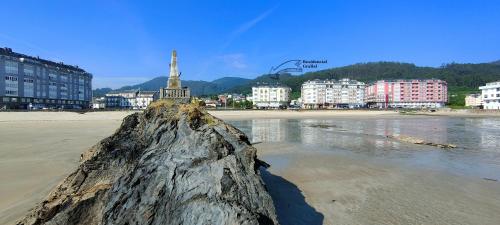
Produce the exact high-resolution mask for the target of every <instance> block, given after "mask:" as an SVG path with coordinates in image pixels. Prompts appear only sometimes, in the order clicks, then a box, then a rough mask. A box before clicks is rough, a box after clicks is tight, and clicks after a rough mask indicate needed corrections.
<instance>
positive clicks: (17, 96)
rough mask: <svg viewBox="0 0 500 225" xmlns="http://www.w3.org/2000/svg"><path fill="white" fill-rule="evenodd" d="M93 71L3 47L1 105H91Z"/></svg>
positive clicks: (1, 49) (5, 106)
mask: <svg viewBox="0 0 500 225" xmlns="http://www.w3.org/2000/svg"><path fill="white" fill-rule="evenodd" d="M91 99H92V74H90V73H88V72H86V71H85V70H83V69H81V68H78V67H77V66H70V65H66V64H63V63H57V62H53V61H49V60H46V59H40V58H39V57H33V56H27V55H24V54H21V53H16V52H13V51H12V49H10V48H0V108H12V109H37V108H40V109H41V108H89V107H90V102H91Z"/></svg>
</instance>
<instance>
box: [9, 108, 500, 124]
mask: <svg viewBox="0 0 500 225" xmlns="http://www.w3.org/2000/svg"><path fill="white" fill-rule="evenodd" d="M207 111H208V113H210V114H211V115H213V116H215V117H218V118H220V119H223V120H245V119H328V118H336V117H344V118H345V117H356V118H391V117H393V118H415V117H430V116H440V117H446V116H449V117H463V118H500V111H499V112H490V111H484V112H471V111H468V110H449V111H444V110H440V111H436V112H425V111H411V112H404V111H401V112H399V111H390V110H210V109H207ZM136 112H142V111H136V110H129V111H95V112H93V111H91V112H86V113H78V112H64V111H63V112H44V111H26V112H0V123H2V122H14V121H15V122H32V121H37V122H39V121H84V120H86V121H106V120H110V119H111V120H122V119H123V118H124V117H125V116H127V115H130V114H133V113H136Z"/></svg>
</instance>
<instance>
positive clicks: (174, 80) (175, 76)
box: [160, 50, 191, 102]
mask: <svg viewBox="0 0 500 225" xmlns="http://www.w3.org/2000/svg"><path fill="white" fill-rule="evenodd" d="M179 76H180V73H179V69H178V68H177V52H176V51H175V50H173V51H172V59H171V60H170V75H169V77H168V82H167V88H161V89H160V98H162V99H163V98H165V99H175V100H179V101H180V102H189V98H190V97H191V96H190V93H189V88H187V87H182V86H181V80H180V78H179Z"/></svg>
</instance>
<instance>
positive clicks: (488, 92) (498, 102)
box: [479, 81, 500, 109]
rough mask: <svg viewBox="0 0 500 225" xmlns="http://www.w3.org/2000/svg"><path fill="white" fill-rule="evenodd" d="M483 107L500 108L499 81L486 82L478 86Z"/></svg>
mask: <svg viewBox="0 0 500 225" xmlns="http://www.w3.org/2000/svg"><path fill="white" fill-rule="evenodd" d="M479 90H481V95H482V97H483V108H484V109H500V81H496V82H490V83H486V85H485V86H481V87H479Z"/></svg>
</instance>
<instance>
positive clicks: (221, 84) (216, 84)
mask: <svg viewBox="0 0 500 225" xmlns="http://www.w3.org/2000/svg"><path fill="white" fill-rule="evenodd" d="M167 80H168V78H167V77H164V76H163V77H156V78H153V79H152V80H149V81H146V82H144V83H141V84H136V85H130V86H124V87H121V88H118V89H115V90H117V91H122V90H131V89H141V90H143V91H159V90H160V88H162V87H165V86H167ZM249 81H250V79H245V78H240V77H223V78H220V79H217V80H214V81H201V80H200V81H195V80H185V81H182V86H186V87H189V88H190V89H191V94H192V95H194V96H202V95H215V94H218V93H221V92H225V91H226V90H228V89H230V88H233V87H235V86H238V85H243V84H246V83H247V82H249ZM110 91H112V89H110V88H100V89H95V90H94V91H93V92H94V96H95V97H100V96H104V95H105V94H106V93H108V92H110Z"/></svg>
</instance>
